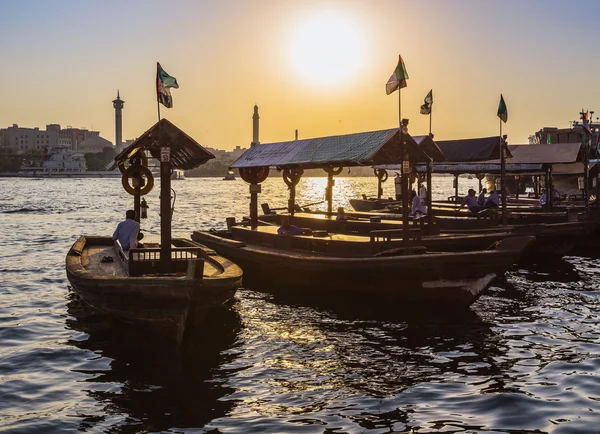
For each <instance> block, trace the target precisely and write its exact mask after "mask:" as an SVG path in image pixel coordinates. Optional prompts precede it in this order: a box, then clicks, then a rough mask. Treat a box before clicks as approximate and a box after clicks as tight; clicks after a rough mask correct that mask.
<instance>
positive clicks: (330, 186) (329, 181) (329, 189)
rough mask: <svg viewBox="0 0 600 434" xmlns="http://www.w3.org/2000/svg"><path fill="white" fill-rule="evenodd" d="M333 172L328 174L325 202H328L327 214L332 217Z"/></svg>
mask: <svg viewBox="0 0 600 434" xmlns="http://www.w3.org/2000/svg"><path fill="white" fill-rule="evenodd" d="M334 184H335V183H334V181H333V172H332V171H328V172H327V187H326V188H325V200H327V213H328V214H329V215H330V216H331V213H332V212H333V186H334Z"/></svg>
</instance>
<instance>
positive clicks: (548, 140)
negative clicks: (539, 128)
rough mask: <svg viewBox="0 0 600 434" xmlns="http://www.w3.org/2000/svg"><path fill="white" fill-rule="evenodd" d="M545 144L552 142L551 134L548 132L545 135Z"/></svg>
mask: <svg viewBox="0 0 600 434" xmlns="http://www.w3.org/2000/svg"><path fill="white" fill-rule="evenodd" d="M546 144H548V145H551V144H552V136H551V135H550V133H548V135H547V136H546Z"/></svg>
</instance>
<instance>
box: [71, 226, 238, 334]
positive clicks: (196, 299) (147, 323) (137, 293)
mask: <svg viewBox="0 0 600 434" xmlns="http://www.w3.org/2000/svg"><path fill="white" fill-rule="evenodd" d="M147 244H148V243H146V245H147ZM173 245H174V246H177V247H174V248H173V249H172V254H173V258H172V262H173V263H174V264H175V266H174V268H173V272H172V273H168V274H167V273H165V274H162V275H161V274H157V273H156V272H154V270H153V267H152V263H153V262H156V261H157V260H160V248H149V247H145V248H141V249H130V250H128V251H127V252H124V251H123V249H121V246H120V245H118V241H113V239H112V238H111V237H89V236H82V237H80V238H79V239H78V240H77V241H75V243H74V244H73V246H72V247H71V249H70V250H69V253H68V254H67V259H66V267H67V277H68V278H69V281H70V282H71V285H73V288H74V289H75V290H76V292H77V293H78V294H79V295H80V296H81V298H82V299H83V300H84V301H85V302H87V303H88V304H89V305H91V306H92V307H94V308H96V309H97V310H98V311H101V312H105V313H109V314H111V315H114V316H116V317H119V318H120V319H122V320H124V321H126V322H131V323H134V324H136V325H141V326H143V327H144V328H146V329H151V330H154V331H156V332H157V333H159V334H161V335H165V336H168V337H171V338H174V339H175V340H176V341H177V342H181V341H182V340H183V337H184V332H185V331H186V330H192V329H194V328H195V327H196V326H197V325H198V324H199V323H200V322H201V321H202V319H203V318H204V317H205V316H206V314H207V313H208V311H209V310H210V309H212V308H213V307H214V306H217V305H221V304H224V303H226V302H227V301H229V300H231V299H232V298H233V296H234V295H235V292H236V289H237V288H238V287H239V286H240V284H241V276H242V271H241V269H240V268H239V267H238V266H237V265H236V264H234V263H232V262H231V261H229V260H228V259H225V258H223V257H221V256H218V255H217V254H216V253H215V252H214V251H213V250H211V249H208V248H206V247H204V246H201V245H198V244H196V243H194V242H192V241H189V240H184V239H177V238H175V239H173ZM103 258H104V260H103ZM106 258H112V260H108V261H107V260H106Z"/></svg>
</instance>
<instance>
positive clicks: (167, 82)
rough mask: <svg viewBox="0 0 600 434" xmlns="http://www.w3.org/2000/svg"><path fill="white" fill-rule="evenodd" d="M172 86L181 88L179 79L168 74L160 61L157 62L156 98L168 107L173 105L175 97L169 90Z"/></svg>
mask: <svg viewBox="0 0 600 434" xmlns="http://www.w3.org/2000/svg"><path fill="white" fill-rule="evenodd" d="M172 87H174V88H175V89H177V88H179V85H178V84H177V79H176V78H175V77H171V76H170V75H169V74H167V73H166V72H165V70H164V69H162V67H161V66H160V63H158V62H156V98H157V101H158V102H159V103H161V104H162V105H164V106H165V107H167V108H172V107H173V97H172V96H171V91H170V90H169V89H170V88H172Z"/></svg>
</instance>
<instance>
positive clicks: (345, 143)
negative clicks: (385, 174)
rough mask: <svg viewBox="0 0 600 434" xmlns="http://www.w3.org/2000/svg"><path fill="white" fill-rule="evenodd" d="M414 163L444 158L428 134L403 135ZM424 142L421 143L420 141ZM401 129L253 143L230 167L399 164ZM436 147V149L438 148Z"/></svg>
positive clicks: (315, 166)
mask: <svg viewBox="0 0 600 434" xmlns="http://www.w3.org/2000/svg"><path fill="white" fill-rule="evenodd" d="M402 138H403V141H404V142H405V144H406V150H407V152H408V156H409V159H410V161H411V162H427V161H429V160H430V157H429V156H428V155H427V154H426V153H425V151H424V149H428V150H429V151H430V152H432V154H435V155H431V157H432V158H433V159H434V161H441V160H443V154H442V153H441V151H440V150H439V148H437V146H435V143H434V142H433V141H432V140H431V138H429V137H428V136H421V137H420V138H418V139H419V142H417V141H416V139H417V138H414V137H412V136H411V135H410V134H407V133H405V134H403V135H402ZM419 143H420V144H421V145H422V146H421V145H420V144H419ZM398 145H399V143H398V129H397V128H392V129H387V130H379V131H370V132H363V133H354V134H345V135H339V136H330V137H320V138H313V139H303V140H293V141H289V142H277V143H268V144H257V145H253V146H252V147H250V149H248V150H247V151H246V152H245V153H244V154H242V155H241V156H240V158H238V159H237V160H236V161H235V162H234V163H233V164H232V165H231V166H230V167H231V168H234V169H240V168H248V167H263V166H269V167H276V168H278V169H282V168H286V167H287V168H290V167H300V168H304V169H314V168H320V167H325V166H333V167H340V166H343V167H350V166H371V165H374V164H392V163H399V162H400V161H401V160H400V149H399V146H398ZM436 149H437V151H436Z"/></svg>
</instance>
